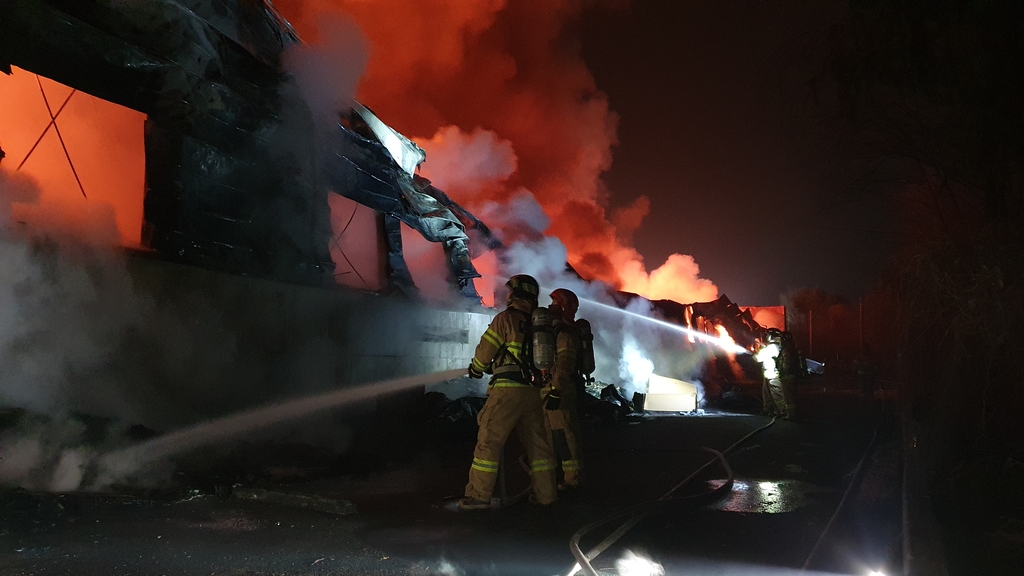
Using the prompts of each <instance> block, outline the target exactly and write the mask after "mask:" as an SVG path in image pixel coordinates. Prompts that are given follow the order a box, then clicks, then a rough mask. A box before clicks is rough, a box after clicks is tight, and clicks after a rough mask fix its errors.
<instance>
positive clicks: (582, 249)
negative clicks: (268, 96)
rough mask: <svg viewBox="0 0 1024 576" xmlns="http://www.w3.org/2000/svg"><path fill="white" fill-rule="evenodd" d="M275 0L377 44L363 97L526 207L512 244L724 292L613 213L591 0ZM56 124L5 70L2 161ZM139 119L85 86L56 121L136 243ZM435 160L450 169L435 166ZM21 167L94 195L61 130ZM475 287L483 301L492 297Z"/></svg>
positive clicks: (644, 289)
mask: <svg viewBox="0 0 1024 576" xmlns="http://www.w3.org/2000/svg"><path fill="white" fill-rule="evenodd" d="M276 4H277V6H278V8H279V9H280V10H281V12H282V13H283V14H284V15H285V16H286V17H287V18H289V20H291V21H292V23H293V24H295V26H296V28H297V29H298V31H299V32H300V34H302V35H303V36H304V38H305V39H306V40H307V41H311V42H315V41H317V31H316V23H317V22H318V21H319V20H320V19H322V18H323V17H324V16H329V15H333V16H338V15H342V16H344V17H346V18H350V19H351V20H354V21H355V23H356V24H358V26H359V27H360V29H361V30H362V32H363V34H364V35H365V37H366V39H367V40H368V42H369V43H370V46H369V49H370V50H369V52H370V60H369V62H368V65H367V68H366V72H365V74H364V76H363V77H362V79H361V81H360V84H359V90H358V96H359V98H360V100H361V101H363V102H366V103H368V104H369V105H370V106H372V107H373V108H374V110H375V112H377V113H378V114H379V116H380V117H381V119H383V120H385V121H386V122H387V123H388V124H389V125H391V126H393V127H395V128H396V129H397V130H399V131H400V132H402V133H403V134H406V135H408V136H411V137H417V141H420V142H422V141H424V140H436V146H434V147H433V149H429V150H428V158H427V162H426V163H425V164H424V165H423V166H422V170H423V173H424V175H425V176H427V177H433V178H438V179H439V180H446V181H445V182H444V185H445V186H447V187H448V188H447V189H448V191H449V192H450V194H451V196H452V198H453V199H455V200H456V201H458V202H460V203H462V204H463V205H465V206H466V207H467V208H468V209H469V210H471V211H473V212H475V213H479V214H485V213H487V214H501V213H505V214H512V213H515V214H516V218H512V219H511V220H512V221H514V222H508V223H506V222H497V223H495V224H494V227H495V228H496V229H497V231H498V232H499V233H500V234H501V235H502V240H503V241H504V242H505V243H506V245H509V244H511V243H512V242H513V241H515V240H517V239H518V240H531V241H538V240H541V239H542V236H543V235H545V234H546V235H549V236H553V237H557V238H558V239H559V240H560V241H561V243H562V244H564V246H565V249H566V251H567V256H566V257H567V260H568V261H569V262H570V263H571V264H572V265H573V267H574V268H576V270H577V271H578V272H580V274H582V275H583V276H584V277H586V278H590V279H597V280H603V281H606V282H608V283H610V284H612V285H613V286H615V287H616V288H620V289H624V290H628V291H632V292H636V293H639V294H641V295H643V296H646V297H648V298H651V299H662V298H667V299H672V300H675V301H678V302H695V301H709V300H712V299H714V298H715V297H717V295H718V289H717V287H716V286H715V285H714V284H713V283H712V282H710V281H708V280H706V279H703V278H701V277H700V269H699V267H698V265H697V263H696V262H695V261H694V260H693V258H692V257H690V256H685V255H682V254H674V255H672V256H671V257H669V258H668V260H667V261H666V262H665V263H664V264H663V265H662V266H660V267H658V268H656V269H654V270H652V271H650V272H648V269H647V267H646V265H645V263H644V260H643V257H642V256H641V255H640V254H639V253H638V252H637V251H636V250H635V249H634V248H633V247H632V246H631V242H630V241H629V240H628V239H629V238H630V237H631V235H632V233H633V232H634V231H635V230H636V229H637V228H638V227H639V226H641V224H642V222H643V220H644V218H645V217H646V216H647V214H648V213H649V211H650V209H651V201H650V200H649V199H648V198H646V197H640V198H638V199H637V200H636V201H635V202H634V203H633V204H631V205H628V206H622V207H619V208H615V209H612V208H610V207H608V206H607V205H606V204H607V202H606V198H607V197H608V191H607V190H606V189H605V187H604V185H603V184H602V182H601V175H602V173H603V172H605V171H606V170H607V169H608V168H609V167H610V165H611V161H612V156H611V149H612V146H613V145H614V144H615V143H616V139H617V137H616V127H617V122H618V119H617V116H616V115H615V114H614V112H612V111H611V110H610V109H609V106H608V101H607V98H606V97H605V96H604V95H603V94H602V93H601V92H600V91H599V90H598V88H597V86H596V84H595V82H594V78H593V76H592V75H591V73H590V71H589V70H588V69H587V66H586V64H585V63H584V62H583V61H582V59H581V58H580V56H579V53H578V50H574V49H567V46H570V45H571V43H565V42H563V39H564V38H563V34H562V33H561V32H562V31H564V30H566V29H568V28H570V27H571V26H572V24H573V22H574V21H575V20H577V19H578V18H579V17H580V13H581V10H583V6H584V4H585V3H580V2H577V1H576V0H551V1H549V2H539V3H512V2H464V3H451V2H448V1H447V0H422V1H420V2H403V1H399V0H375V1H367V0H279V1H278V2H276ZM43 85H44V87H45V88H46V90H47V94H48V97H49V98H50V100H51V101H52V104H53V105H54V106H55V107H56V105H58V104H59V103H61V102H63V100H64V98H65V97H66V95H67V94H68V93H69V92H70V89H68V88H67V87H64V86H60V85H57V84H56V83H54V82H50V81H47V80H43ZM49 120H50V119H49V115H48V113H47V111H46V108H45V106H44V105H43V102H42V98H41V97H40V94H39V90H38V87H37V86H35V77H34V75H32V74H29V73H25V72H23V71H17V72H16V73H15V74H14V76H11V77H2V78H0V126H3V133H0V138H3V141H2V142H0V145H3V146H4V148H5V150H7V152H8V159H7V161H5V167H6V166H7V165H9V164H12V163H15V164H16V163H17V162H19V161H20V159H21V158H23V157H24V155H25V154H27V151H28V148H30V147H31V144H32V142H33V141H34V140H35V139H36V138H37V137H38V135H39V134H41V133H42V131H43V129H44V128H45V126H46V125H47V123H48V122H49ZM76 121H77V122H76ZM143 121H144V116H143V115H142V114H139V113H137V112H133V111H131V110H128V109H125V108H122V107H119V106H116V105H114V104H110V103H107V102H103V101H100V100H98V99H96V98H92V97H90V96H87V95H85V94H80V93H76V94H75V95H74V96H73V98H72V99H71V101H70V103H69V104H68V108H67V109H66V110H65V111H64V112H63V113H62V114H61V117H60V119H59V120H58V123H59V124H60V126H61V129H62V134H63V135H64V137H65V140H66V141H67V145H68V148H69V150H70V153H71V156H72V159H73V160H74V162H75V166H76V169H77V171H78V173H79V176H80V177H81V181H82V184H83V187H84V189H85V191H86V193H87V195H88V197H89V200H88V203H89V204H104V205H108V206H112V207H113V212H114V217H115V219H116V222H117V229H118V237H119V240H120V242H121V243H122V244H125V245H132V246H134V245H138V244H139V237H140V230H141V224H142V194H143V186H144V182H143V179H144V170H145V163H144V151H143V145H142V127H143ZM76 124H77V125H76ZM477 127H484V129H482V130H481V129H478V128H477ZM471 131H472V132H471ZM51 132H53V131H52V130H51ZM435 166H436V167H438V170H440V173H439V174H432V171H433V170H435V168H434V167H435ZM452 167H456V168H457V169H456V168H452ZM24 170H26V171H29V172H30V173H31V174H33V175H35V176H37V178H38V179H39V180H40V183H41V185H42V188H43V190H44V200H48V199H52V200H53V202H55V203H57V204H60V205H61V206H63V208H62V209H61V210H60V211H58V212H60V213H63V214H69V215H74V214H78V213H81V212H82V209H81V208H80V206H81V205H83V204H84V203H85V200H84V199H82V198H81V196H82V195H81V192H80V191H79V190H78V185H77V184H76V183H75V180H74V178H73V175H72V173H71V171H70V168H69V166H68V163H67V160H66V159H65V158H64V157H63V152H62V151H60V148H59V142H57V140H56V139H55V138H54V137H53V134H52V133H51V134H48V135H47V136H46V138H44V140H43V143H42V144H41V147H40V150H38V151H37V152H35V153H34V154H33V158H32V159H30V161H29V162H28V163H26V165H25V168H24ZM453 171H454V172H457V174H454V175H451V174H447V172H453ZM439 176H440V177H439ZM443 176H450V177H448V178H444V177H443ZM517 199H518V200H517ZM520 200H521V201H520ZM517 202H518V203H517ZM534 207H536V208H537V212H538V214H532V216H542V217H543V218H542V219H537V218H534V219H533V220H532V221H531V222H530V224H531V225H536V226H535V227H533V228H530V226H525V227H524V226H522V224H523V223H524V222H525V220H526V217H525V216H523V214H522V211H523V210H525V211H527V212H529V210H531V209H533V208H534ZM527 215H528V216H529V214H527ZM541 220H543V221H541ZM489 223H490V222H489ZM506 224H507V225H506ZM480 264H481V267H488V266H489V263H487V262H482V263H480ZM478 284H479V283H478ZM478 290H479V291H480V292H481V294H483V295H484V297H485V299H486V298H488V296H487V295H488V294H490V293H492V292H493V290H488V289H487V286H478Z"/></svg>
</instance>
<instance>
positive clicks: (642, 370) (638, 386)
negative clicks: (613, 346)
mask: <svg viewBox="0 0 1024 576" xmlns="http://www.w3.org/2000/svg"><path fill="white" fill-rule="evenodd" d="M651 374H654V362H652V361H651V359H650V358H648V357H647V354H645V353H644V351H643V350H642V349H641V348H640V346H639V344H638V343H637V341H636V338H635V337H634V336H633V335H632V334H627V335H626V337H625V338H623V339H622V357H621V358H620V359H619V378H621V382H622V385H623V387H624V388H626V389H627V390H628V391H630V392H639V393H641V394H646V393H647V383H648V381H649V380H650V379H651Z"/></svg>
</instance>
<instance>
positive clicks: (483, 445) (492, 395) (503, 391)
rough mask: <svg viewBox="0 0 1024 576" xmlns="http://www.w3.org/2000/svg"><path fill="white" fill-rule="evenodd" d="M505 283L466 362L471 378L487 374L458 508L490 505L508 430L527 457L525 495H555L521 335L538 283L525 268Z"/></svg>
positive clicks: (544, 501)
mask: <svg viewBox="0 0 1024 576" xmlns="http://www.w3.org/2000/svg"><path fill="white" fill-rule="evenodd" d="M505 286H506V287H508V288H509V294H508V300H507V302H506V304H507V306H506V308H505V309H504V310H502V311H501V312H499V313H498V315H497V316H495V317H494V320H492V321H491V325H490V326H488V327H487V330H486V331H485V332H484V334H483V336H482V337H481V338H480V343H479V344H478V345H477V347H476V354H475V355H474V356H473V361H472V362H471V363H470V365H469V375H470V377H472V378H483V375H484V372H490V373H492V374H493V376H492V377H491V382H490V384H489V385H488V387H487V401H486V402H485V403H484V407H483V409H481V410H480V414H479V415H478V416H477V423H478V424H479V425H480V431H479V433H478V434H477V440H476V449H475V450H474V452H473V464H472V465H471V466H470V469H469V484H467V485H466V497H465V498H463V499H461V500H459V509H461V510H482V509H486V508H489V507H490V505H491V495H492V494H493V492H494V484H495V481H496V480H497V476H498V462H499V460H500V458H501V451H502V448H503V447H504V446H505V441H506V440H507V439H508V437H509V434H511V433H512V430H515V431H516V434H517V435H518V436H519V440H520V442H521V443H522V444H523V447H524V448H526V455H527V457H528V458H529V459H530V481H531V484H532V486H533V494H531V495H530V501H531V502H534V503H536V504H540V505H548V504H552V503H554V502H555V501H556V500H557V499H558V491H557V488H556V485H555V459H554V453H553V452H552V449H551V444H550V442H549V441H548V437H547V433H546V431H545V429H544V407H543V404H542V398H541V394H539V393H538V389H537V387H536V384H537V382H536V381H535V374H534V373H533V371H532V370H531V367H530V366H529V365H528V364H527V361H528V360H529V359H528V356H529V349H530V343H529V342H527V341H526V337H527V332H528V331H529V327H530V322H531V320H530V318H531V313H532V312H533V310H534V309H536V308H537V296H538V295H539V294H540V287H539V286H538V284H537V281H536V280H535V279H534V278H533V277H532V276H527V275H526V274H518V275H516V276H513V277H511V278H509V280H508V282H507V283H506V284H505ZM541 385H542V386H543V384H541Z"/></svg>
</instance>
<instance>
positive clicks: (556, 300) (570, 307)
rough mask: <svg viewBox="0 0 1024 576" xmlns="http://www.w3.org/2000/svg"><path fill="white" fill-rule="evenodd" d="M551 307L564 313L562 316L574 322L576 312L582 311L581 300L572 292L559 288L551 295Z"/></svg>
mask: <svg viewBox="0 0 1024 576" xmlns="http://www.w3.org/2000/svg"><path fill="white" fill-rule="evenodd" d="M551 305H552V306H554V307H556V308H558V309H559V310H561V311H562V314H563V315H564V316H565V317H566V318H568V319H569V320H572V319H573V318H575V317H576V311H577V310H579V309H580V299H579V298H577V297H576V294H574V293H573V291H572V290H567V289H565V288H558V289H556V290H555V291H554V292H552V293H551Z"/></svg>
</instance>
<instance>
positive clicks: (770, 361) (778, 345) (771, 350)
mask: <svg viewBox="0 0 1024 576" xmlns="http://www.w3.org/2000/svg"><path fill="white" fill-rule="evenodd" d="M781 351H782V331H781V330H779V329H778V328H769V329H768V330H767V331H766V332H765V336H764V344H763V345H762V346H761V348H760V350H758V351H757V353H756V354H754V359H755V360H757V361H758V362H760V363H761V370H762V371H763V372H764V378H765V380H766V381H767V382H768V396H769V397H770V399H771V403H772V406H773V407H774V410H775V415H776V416H781V417H785V416H786V401H785V398H784V396H783V394H782V380H780V379H779V368H778V357H779V353H780V352H781Z"/></svg>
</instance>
